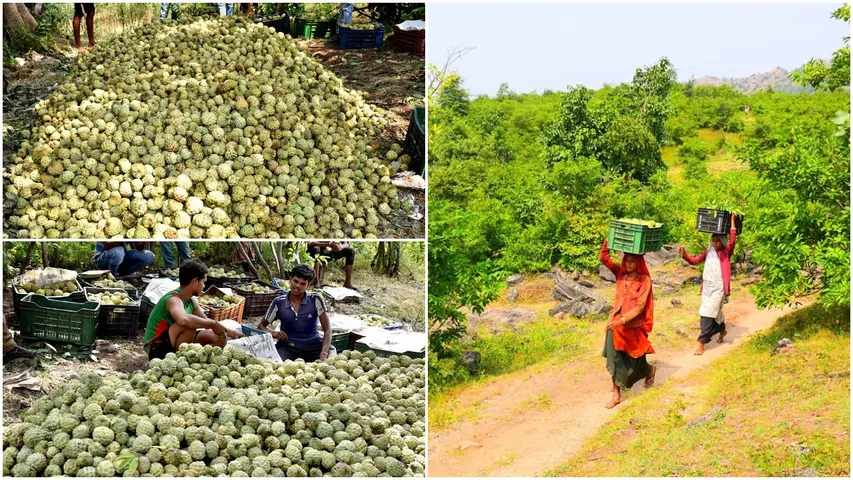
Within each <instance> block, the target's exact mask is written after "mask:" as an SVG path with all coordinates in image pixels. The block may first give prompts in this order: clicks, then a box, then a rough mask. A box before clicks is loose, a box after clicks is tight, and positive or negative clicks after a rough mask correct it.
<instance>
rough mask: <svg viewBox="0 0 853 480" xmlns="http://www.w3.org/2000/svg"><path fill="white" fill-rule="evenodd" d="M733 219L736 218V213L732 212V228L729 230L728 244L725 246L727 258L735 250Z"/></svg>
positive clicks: (735, 229) (735, 233)
mask: <svg viewBox="0 0 853 480" xmlns="http://www.w3.org/2000/svg"><path fill="white" fill-rule="evenodd" d="M735 220H737V214H736V213H733V214H732V229H731V230H730V231H729V244H728V245H727V246H726V254H727V255H728V257H729V258H732V253H734V251H735V242H737V228H735Z"/></svg>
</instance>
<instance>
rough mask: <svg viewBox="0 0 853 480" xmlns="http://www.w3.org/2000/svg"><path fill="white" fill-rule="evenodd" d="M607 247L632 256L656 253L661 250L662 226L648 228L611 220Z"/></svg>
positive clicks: (638, 224) (658, 224) (659, 224)
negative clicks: (632, 254)
mask: <svg viewBox="0 0 853 480" xmlns="http://www.w3.org/2000/svg"><path fill="white" fill-rule="evenodd" d="M607 247H608V248H610V249H611V250H619V251H622V252H625V253H634V254H641V253H646V252H658V251H660V249H661V248H663V224H662V223H657V224H656V226H654V227H650V226H648V225H645V224H642V223H632V222H629V221H626V220H611V221H610V232H609V233H608V235H607Z"/></svg>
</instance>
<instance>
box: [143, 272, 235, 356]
mask: <svg viewBox="0 0 853 480" xmlns="http://www.w3.org/2000/svg"><path fill="white" fill-rule="evenodd" d="M178 281H179V282H180V284H181V286H180V287H179V288H177V289H175V290H172V291H171V292H167V293H166V294H165V295H163V298H161V299H160V301H158V302H157V305H155V306H154V309H153V310H152V311H151V315H149V316H148V325H147V327H146V328H145V339H144V340H143V348H145V353H147V354H148V358H149V359H153V358H165V357H166V354H168V353H169V352H176V351H178V349H179V348H181V345H183V344H185V343H199V344H201V345H216V346H219V347H224V346H225V343H226V342H227V339H228V337H231V338H240V337H242V336H243V334H242V333H241V332H237V331H234V330H229V329H227V328H225V327H223V326H222V324H220V323H219V322H217V321H216V320H211V319H209V318H207V317H206V316H205V315H204V312H203V311H202V310H201V307H199V305H198V299H197V298H196V297H197V296H199V295H201V292H202V291H203V290H204V282H206V281H207V267H206V266H205V265H204V264H203V263H201V262H199V261H198V260H194V259H190V260H187V261H186V262H184V263H183V264H182V265H181V267H180V270H179V271H178ZM200 329H203V330H200Z"/></svg>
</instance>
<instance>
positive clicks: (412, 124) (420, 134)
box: [403, 107, 426, 178]
mask: <svg viewBox="0 0 853 480" xmlns="http://www.w3.org/2000/svg"><path fill="white" fill-rule="evenodd" d="M425 131H426V110H425V109H424V107H415V109H414V110H413V111H412V118H411V119H410V120H409V130H408V131H407V132H406V141H405V142H404V143H403V152H404V153H407V154H409V156H410V157H412V160H411V161H410V162H409V170H411V171H413V172H415V173H417V174H419V175H420V176H422V177H425V178H426V162H425V161H424V160H425V155H424V150H425V149H426V135H425V133H424V132H425Z"/></svg>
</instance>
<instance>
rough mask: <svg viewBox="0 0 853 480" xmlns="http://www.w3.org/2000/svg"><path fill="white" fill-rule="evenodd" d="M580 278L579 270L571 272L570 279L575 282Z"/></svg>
mask: <svg viewBox="0 0 853 480" xmlns="http://www.w3.org/2000/svg"><path fill="white" fill-rule="evenodd" d="M580 278H581V272H579V271H577V270H575V271H574V272H572V280H574V281H576V282H577V281H578V280H579V279H580Z"/></svg>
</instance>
